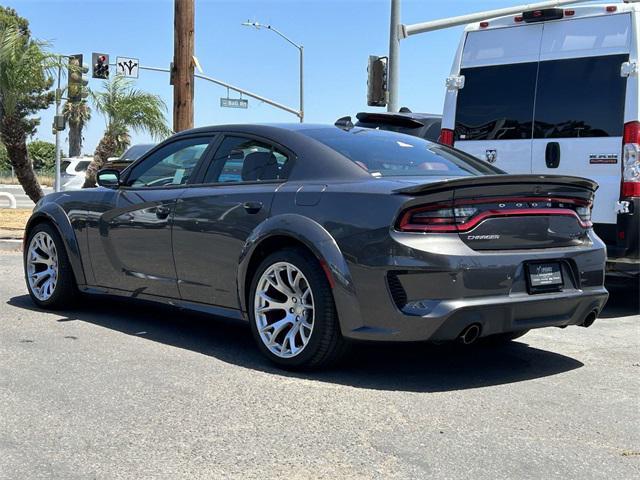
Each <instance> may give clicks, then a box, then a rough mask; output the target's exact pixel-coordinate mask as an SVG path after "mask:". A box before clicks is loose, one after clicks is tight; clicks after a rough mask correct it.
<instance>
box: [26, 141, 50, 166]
mask: <svg viewBox="0 0 640 480" xmlns="http://www.w3.org/2000/svg"><path fill="white" fill-rule="evenodd" d="M27 150H28V152H29V158H30V159H31V162H32V163H33V168H34V169H35V170H40V171H51V170H53V169H54V168H55V165H56V146H55V145H54V144H53V143H51V142H45V141H43V140H35V141H33V142H31V143H29V144H27Z"/></svg>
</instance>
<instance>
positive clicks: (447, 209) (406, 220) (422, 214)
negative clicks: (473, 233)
mask: <svg viewBox="0 0 640 480" xmlns="http://www.w3.org/2000/svg"><path fill="white" fill-rule="evenodd" d="M476 211H477V209H475V208H469V207H462V208H454V207H453V206H452V205H446V204H436V205H428V206H426V207H418V208H413V209H410V210H407V211H406V212H405V213H404V214H403V215H402V217H401V218H400V222H399V224H398V229H399V230H401V231H403V232H457V231H458V225H459V224H461V223H464V222H465V221H466V220H468V219H469V217H471V216H472V215H473V214H475V213H476Z"/></svg>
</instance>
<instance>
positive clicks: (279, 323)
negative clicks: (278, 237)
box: [253, 262, 314, 358]
mask: <svg viewBox="0 0 640 480" xmlns="http://www.w3.org/2000/svg"><path fill="white" fill-rule="evenodd" d="M253 308H254V310H253V313H254V318H255V322H256V327H257V328H258V333H259V334H260V339H261V340H262V342H263V343H264V345H265V346H266V347H267V348H268V349H269V351H270V352H271V353H273V354H274V355H276V356H278V357H280V358H291V357H295V356H296V355H298V354H299V353H300V352H302V350H304V348H305V347H306V346H307V344H308V343H309V339H310V338H311V334H312V332H313V320H314V303H313V292H312V291H311V286H310V285H309V281H308V280H307V278H306V277H305V276H304V274H303V273H302V272H301V271H300V269H299V268H298V267H296V266H295V265H292V264H290V263H288V262H277V263H274V264H273V265H271V266H270V267H269V268H267V269H266V270H265V271H264V273H263V274H262V276H261V277H260V280H258V285H257V287H256V294H255V298H254V302H253Z"/></svg>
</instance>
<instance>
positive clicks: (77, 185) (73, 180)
mask: <svg viewBox="0 0 640 480" xmlns="http://www.w3.org/2000/svg"><path fill="white" fill-rule="evenodd" d="M92 160H93V157H71V158H63V159H62V160H61V162H60V190H61V191H63V192H64V191H67V190H80V189H81V188H82V185H83V184H84V178H85V173H86V171H87V167H88V166H89V164H90V163H91V161H92Z"/></svg>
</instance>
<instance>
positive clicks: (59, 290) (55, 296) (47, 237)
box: [24, 223, 78, 309]
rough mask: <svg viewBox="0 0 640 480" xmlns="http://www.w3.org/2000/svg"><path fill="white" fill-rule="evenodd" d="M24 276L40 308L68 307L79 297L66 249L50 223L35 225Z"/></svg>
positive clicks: (27, 252)
mask: <svg viewBox="0 0 640 480" xmlns="http://www.w3.org/2000/svg"><path fill="white" fill-rule="evenodd" d="M24 274H25V280H26V282H27V290H28V291H29V296H30V297H31V299H32V300H33V302H34V303H35V304H36V305H37V306H39V307H41V308H48V309H57V308H64V307H68V306H70V305H71V304H72V303H73V301H74V300H75V298H76V296H77V293H78V289H77V286H76V282H75V278H74V276H73V271H72V269H71V264H70V263H69V258H68V257H67V251H66V249H65V246H64V244H63V242H62V239H61V238H60V235H59V234H58V232H57V231H56V229H55V228H53V227H52V226H51V225H49V224H47V223H41V224H39V225H36V226H35V227H34V228H33V229H32V230H31V231H30V232H29V236H28V238H27V242H26V248H25V251H24Z"/></svg>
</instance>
